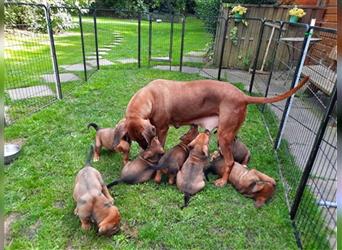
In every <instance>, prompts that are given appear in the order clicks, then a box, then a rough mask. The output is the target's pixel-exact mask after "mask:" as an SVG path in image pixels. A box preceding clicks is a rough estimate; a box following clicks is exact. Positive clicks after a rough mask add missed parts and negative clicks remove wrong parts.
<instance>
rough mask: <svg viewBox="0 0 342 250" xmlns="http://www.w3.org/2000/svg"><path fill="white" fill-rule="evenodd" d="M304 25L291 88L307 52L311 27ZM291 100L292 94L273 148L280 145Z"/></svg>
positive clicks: (297, 78)
mask: <svg viewBox="0 0 342 250" xmlns="http://www.w3.org/2000/svg"><path fill="white" fill-rule="evenodd" d="M306 27H307V28H306V32H305V37H304V42H303V46H302V49H301V52H300V60H299V61H298V64H297V67H296V70H295V73H294V76H293V79H292V83H291V89H292V88H294V87H295V86H296V85H297V83H298V82H299V78H300V74H301V72H302V68H303V65H304V61H305V58H306V54H307V52H308V49H309V44H310V38H311V32H310V31H311V28H310V26H309V25H306ZM267 90H268V86H267ZM292 102H293V95H292V96H290V97H289V98H288V99H287V100H286V105H285V109H284V112H283V116H282V118H281V122H280V125H279V130H278V134H277V137H276V139H275V142H274V148H275V149H278V148H279V146H280V142H281V137H282V136H283V133H284V129H285V124H286V122H287V118H288V116H289V113H290V109H291V106H292Z"/></svg>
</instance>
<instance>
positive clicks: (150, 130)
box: [141, 120, 156, 144]
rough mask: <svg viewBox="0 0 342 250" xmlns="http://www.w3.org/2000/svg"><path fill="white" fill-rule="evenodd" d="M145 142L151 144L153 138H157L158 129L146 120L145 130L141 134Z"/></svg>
mask: <svg viewBox="0 0 342 250" xmlns="http://www.w3.org/2000/svg"><path fill="white" fill-rule="evenodd" d="M141 134H142V136H143V137H144V139H145V141H146V142H147V143H148V144H150V143H151V140H152V139H153V137H155V136H156V127H155V126H153V125H152V124H151V123H150V121H149V120H145V122H144V130H143V131H142V132H141Z"/></svg>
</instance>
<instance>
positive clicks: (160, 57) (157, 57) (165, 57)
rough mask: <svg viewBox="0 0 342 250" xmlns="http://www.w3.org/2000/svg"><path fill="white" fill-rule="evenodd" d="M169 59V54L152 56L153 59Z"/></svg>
mask: <svg viewBox="0 0 342 250" xmlns="http://www.w3.org/2000/svg"><path fill="white" fill-rule="evenodd" d="M153 59H154V60H169V57H168V56H156V57H152V60H153Z"/></svg>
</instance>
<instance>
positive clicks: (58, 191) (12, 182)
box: [4, 67, 297, 249]
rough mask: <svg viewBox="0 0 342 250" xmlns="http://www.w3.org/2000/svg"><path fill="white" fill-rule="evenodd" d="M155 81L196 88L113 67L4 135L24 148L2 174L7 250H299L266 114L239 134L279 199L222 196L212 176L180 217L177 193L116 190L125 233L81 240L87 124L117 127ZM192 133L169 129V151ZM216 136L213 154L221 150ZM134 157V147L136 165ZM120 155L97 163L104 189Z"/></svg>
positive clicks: (252, 112)
mask: <svg viewBox="0 0 342 250" xmlns="http://www.w3.org/2000/svg"><path fill="white" fill-rule="evenodd" d="M156 78H165V79H177V80H192V79H196V78H199V76H197V75H190V74H184V73H178V72H165V71H157V70H151V69H149V68H144V67H143V68H142V69H136V68H129V67H128V68H127V67H108V68H104V69H102V70H100V71H99V72H97V73H96V74H94V75H93V77H92V78H91V79H90V81H89V83H88V84H86V85H80V86H77V87H76V88H75V89H74V90H73V91H72V94H71V95H70V96H69V97H68V98H66V99H64V100H62V101H58V102H56V103H55V104H53V105H51V106H50V107H48V108H46V109H44V110H43V111H41V112H39V113H36V114H34V115H33V116H31V117H28V118H24V119H22V120H20V121H18V122H17V123H15V124H13V125H12V126H10V127H8V128H6V131H5V138H6V141H10V140H14V139H20V140H23V141H25V143H24V146H23V148H22V152H21V155H20V157H19V159H18V160H17V161H15V162H14V163H13V164H11V165H10V166H8V167H6V168H5V177H6V178H5V190H4V196H5V197H4V198H5V204H6V205H5V216H6V217H8V216H10V215H16V217H17V219H16V220H14V222H13V223H12V225H11V231H10V234H11V239H10V240H9V243H8V245H7V248H8V249H28V248H35V249H61V248H64V249H65V248H67V249H72V248H73V249H79V248H82V249H83V248H85V249H113V248H116V249H190V248H191V249H296V248H297V247H296V243H295V240H294V236H293V231H292V227H291V222H290V219H289V216H288V209H287V206H286V204H285V201H284V189H283V186H282V184H281V181H280V178H279V175H278V166H277V162H276V159H275V157H274V155H273V150H272V145H271V144H270V142H269V139H268V135H267V131H266V129H265V127H264V124H263V121H262V118H261V113H260V112H259V110H258V109H257V107H256V106H254V105H251V106H249V108H248V111H249V113H248V116H247V119H246V121H245V123H244V125H243V127H242V128H241V131H240V133H239V135H240V137H241V139H242V140H243V142H244V143H246V144H247V146H248V147H249V149H250V150H251V153H252V158H251V162H250V167H254V168H257V169H258V170H260V171H262V172H264V173H266V174H268V175H270V176H272V177H274V178H275V179H276V181H277V182H278V185H277V191H276V195H275V197H274V198H273V199H272V200H271V202H270V203H269V204H267V205H265V206H264V207H263V208H261V209H256V208H255V207H254V206H253V201H252V200H251V199H247V198H245V197H243V196H242V195H240V194H239V193H237V192H236V191H235V189H233V188H232V187H231V186H227V187H224V188H216V187H215V186H214V185H213V181H214V179H215V177H214V176H211V178H210V182H209V183H207V184H206V187H205V189H204V190H203V191H202V192H200V193H198V194H197V195H196V196H195V197H194V198H193V199H192V200H191V202H190V205H189V207H188V208H186V209H184V210H180V209H179V206H180V205H181V204H182V201H183V196H182V194H181V193H180V192H179V191H178V190H177V188H176V187H175V186H169V185H166V184H162V185H160V186H159V185H156V184H154V182H152V181H151V182H148V183H145V184H139V185H133V186H129V185H124V184H122V185H118V186H116V187H114V188H113V189H112V190H111V192H112V194H113V196H114V198H115V204H116V206H117V207H118V208H119V210H120V212H121V215H122V230H121V232H120V233H119V234H118V235H114V236H112V237H111V238H106V237H98V236H97V235H96V233H95V230H91V231H90V232H82V230H81V228H80V222H79V219H78V218H77V217H75V216H74V215H73V209H74V207H75V204H74V201H73V199H72V191H73V185H74V179H75V176H76V174H77V172H78V171H79V170H80V169H81V168H82V167H83V164H84V160H85V157H86V152H87V150H88V148H89V145H90V143H92V142H93V140H94V135H95V132H94V130H88V129H87V128H86V125H87V124H88V123H89V122H97V123H98V124H99V125H100V126H102V127H112V126H114V125H115V123H116V122H118V121H119V120H120V119H121V118H122V117H123V115H124V111H125V108H126V105H127V103H128V101H129V100H130V98H131V96H132V95H133V94H134V93H135V92H136V91H137V90H138V89H140V88H141V87H143V86H144V85H145V84H147V83H148V82H149V81H151V80H153V79H156ZM186 130H187V127H182V128H180V129H178V130H176V129H174V128H172V129H170V132H169V134H168V138H167V145H166V147H167V148H171V147H172V146H173V145H175V144H176V143H177V142H178V138H179V137H180V135H181V134H182V133H184V132H185V131H186ZM215 137H216V136H215V135H213V136H212V140H211V144H210V151H211V152H213V151H214V150H215V149H216V142H215ZM137 153H138V147H137V145H136V144H133V150H132V152H131V158H134V157H135V156H136V155H137ZM121 162H122V161H121V156H119V155H117V154H109V153H107V152H105V151H103V154H102V157H101V159H100V161H99V162H96V163H94V167H96V168H97V169H98V170H99V171H100V172H101V173H102V175H103V178H104V180H105V181H106V182H109V181H111V180H112V179H114V178H116V177H118V176H119V174H120V170H121V168H122V165H121Z"/></svg>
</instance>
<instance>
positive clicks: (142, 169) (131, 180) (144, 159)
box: [107, 137, 164, 188]
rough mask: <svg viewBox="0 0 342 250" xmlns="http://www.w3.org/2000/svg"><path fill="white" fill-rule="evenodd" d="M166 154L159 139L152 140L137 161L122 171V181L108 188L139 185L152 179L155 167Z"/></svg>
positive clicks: (128, 164) (113, 183)
mask: <svg viewBox="0 0 342 250" xmlns="http://www.w3.org/2000/svg"><path fill="white" fill-rule="evenodd" d="M163 154H164V150H163V147H162V146H161V145H160V142H159V140H158V138H157V137H154V138H153V139H152V140H151V143H150V145H149V147H148V148H147V149H146V150H145V151H143V152H142V153H140V155H139V156H138V158H137V159H135V160H134V161H131V162H128V163H127V164H126V165H125V166H124V167H123V169H122V171H121V176H120V179H118V180H114V181H112V182H111V183H109V184H108V185H107V187H108V188H111V187H112V186H114V185H116V184H119V183H121V182H124V183H127V184H137V183H142V182H145V181H148V180H150V179H151V177H152V175H153V173H154V172H155V170H154V169H153V168H152V167H153V166H155V165H156V164H157V163H158V161H159V160H160V158H161V157H162V155H163Z"/></svg>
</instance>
